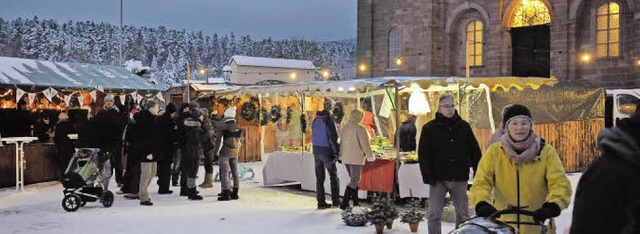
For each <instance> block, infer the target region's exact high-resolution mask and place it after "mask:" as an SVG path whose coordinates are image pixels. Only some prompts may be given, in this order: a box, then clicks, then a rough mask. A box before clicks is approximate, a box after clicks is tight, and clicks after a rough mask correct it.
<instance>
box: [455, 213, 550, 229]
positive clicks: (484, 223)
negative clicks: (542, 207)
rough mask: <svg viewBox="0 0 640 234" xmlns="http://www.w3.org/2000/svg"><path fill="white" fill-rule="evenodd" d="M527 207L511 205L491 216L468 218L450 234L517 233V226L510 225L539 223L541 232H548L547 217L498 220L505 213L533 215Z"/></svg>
mask: <svg viewBox="0 0 640 234" xmlns="http://www.w3.org/2000/svg"><path fill="white" fill-rule="evenodd" d="M523 208H526V207H510V208H507V209H504V210H499V211H498V212H496V213H494V214H492V215H491V216H489V217H480V216H476V217H473V218H470V219H468V220H467V221H465V222H464V223H461V224H460V225H458V227H456V229H455V230H453V231H451V232H449V234H471V233H473V234H476V233H487V234H489V233H491V234H516V233H518V232H517V230H516V229H515V228H513V227H512V226H510V225H509V223H511V224H520V225H539V226H542V229H541V231H540V233H541V234H547V229H548V227H549V222H550V220H549V219H547V220H545V221H544V222H524V221H520V222H504V221H500V220H497V217H499V216H500V215H503V214H520V215H525V216H531V217H533V211H528V210H524V209H523Z"/></svg>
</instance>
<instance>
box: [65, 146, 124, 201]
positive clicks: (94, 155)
mask: <svg viewBox="0 0 640 234" xmlns="http://www.w3.org/2000/svg"><path fill="white" fill-rule="evenodd" d="M109 158H110V155H109V153H101V152H100V149H94V148H80V149H76V152H75V153H74V154H73V157H72V158H71V160H70V161H69V165H68V166H67V170H66V171H65V174H64V176H63V178H62V186H64V191H63V193H64V198H63V199H62V208H64V210H66V211H68V212H74V211H76V210H78V209H79V208H80V207H83V206H84V205H85V204H86V203H87V202H95V201H97V200H98V199H99V200H100V203H102V205H103V206H104V207H111V205H113V193H112V192H111V191H109V190H105V189H104V188H103V184H102V181H103V179H105V177H104V176H103V175H107V174H109V173H111V163H110V162H109Z"/></svg>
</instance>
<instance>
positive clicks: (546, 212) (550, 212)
mask: <svg viewBox="0 0 640 234" xmlns="http://www.w3.org/2000/svg"><path fill="white" fill-rule="evenodd" d="M558 215H560V207H559V206H558V205H556V203H553V202H545V203H544V204H542V207H540V209H537V210H536V211H534V212H533V220H534V221H536V222H540V223H542V222H544V221H545V220H547V219H551V218H555V217H558Z"/></svg>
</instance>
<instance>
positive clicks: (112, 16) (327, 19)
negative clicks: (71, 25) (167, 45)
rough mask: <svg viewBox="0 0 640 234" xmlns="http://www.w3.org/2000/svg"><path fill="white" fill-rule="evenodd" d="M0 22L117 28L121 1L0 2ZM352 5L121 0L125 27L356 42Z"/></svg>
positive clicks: (344, 0)
mask: <svg viewBox="0 0 640 234" xmlns="http://www.w3.org/2000/svg"><path fill="white" fill-rule="evenodd" d="M2 2H3V3H2V7H0V17H2V18H4V19H5V20H13V19H15V18H18V17H23V18H33V16H38V18H40V19H56V20H58V21H59V23H61V22H64V21H68V20H73V21H87V20H89V21H95V22H109V23H112V24H115V25H119V23H120V0H3V1H2ZM356 7H357V2H356V0H321V1H312V0H124V24H125V25H133V26H148V27H157V26H160V25H164V26H166V27H168V28H175V29H185V30H187V31H199V30H202V31H203V32H205V33H207V34H213V33H218V34H223V35H224V34H229V33H230V32H232V31H233V32H234V33H235V34H236V35H237V36H241V35H250V36H251V37H253V38H254V39H261V38H265V37H268V36H271V37H273V38H274V39H282V38H303V39H310V40H321V41H326V40H343V39H355V38H356V17H357V10H356Z"/></svg>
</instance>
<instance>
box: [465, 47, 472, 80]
mask: <svg viewBox="0 0 640 234" xmlns="http://www.w3.org/2000/svg"><path fill="white" fill-rule="evenodd" d="M470 42H471V41H469V39H467V40H466V43H465V47H466V48H464V51H465V52H464V55H465V56H464V57H465V60H466V61H465V71H466V76H465V77H467V78H469V73H470V72H469V56H470V54H469V44H470Z"/></svg>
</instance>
